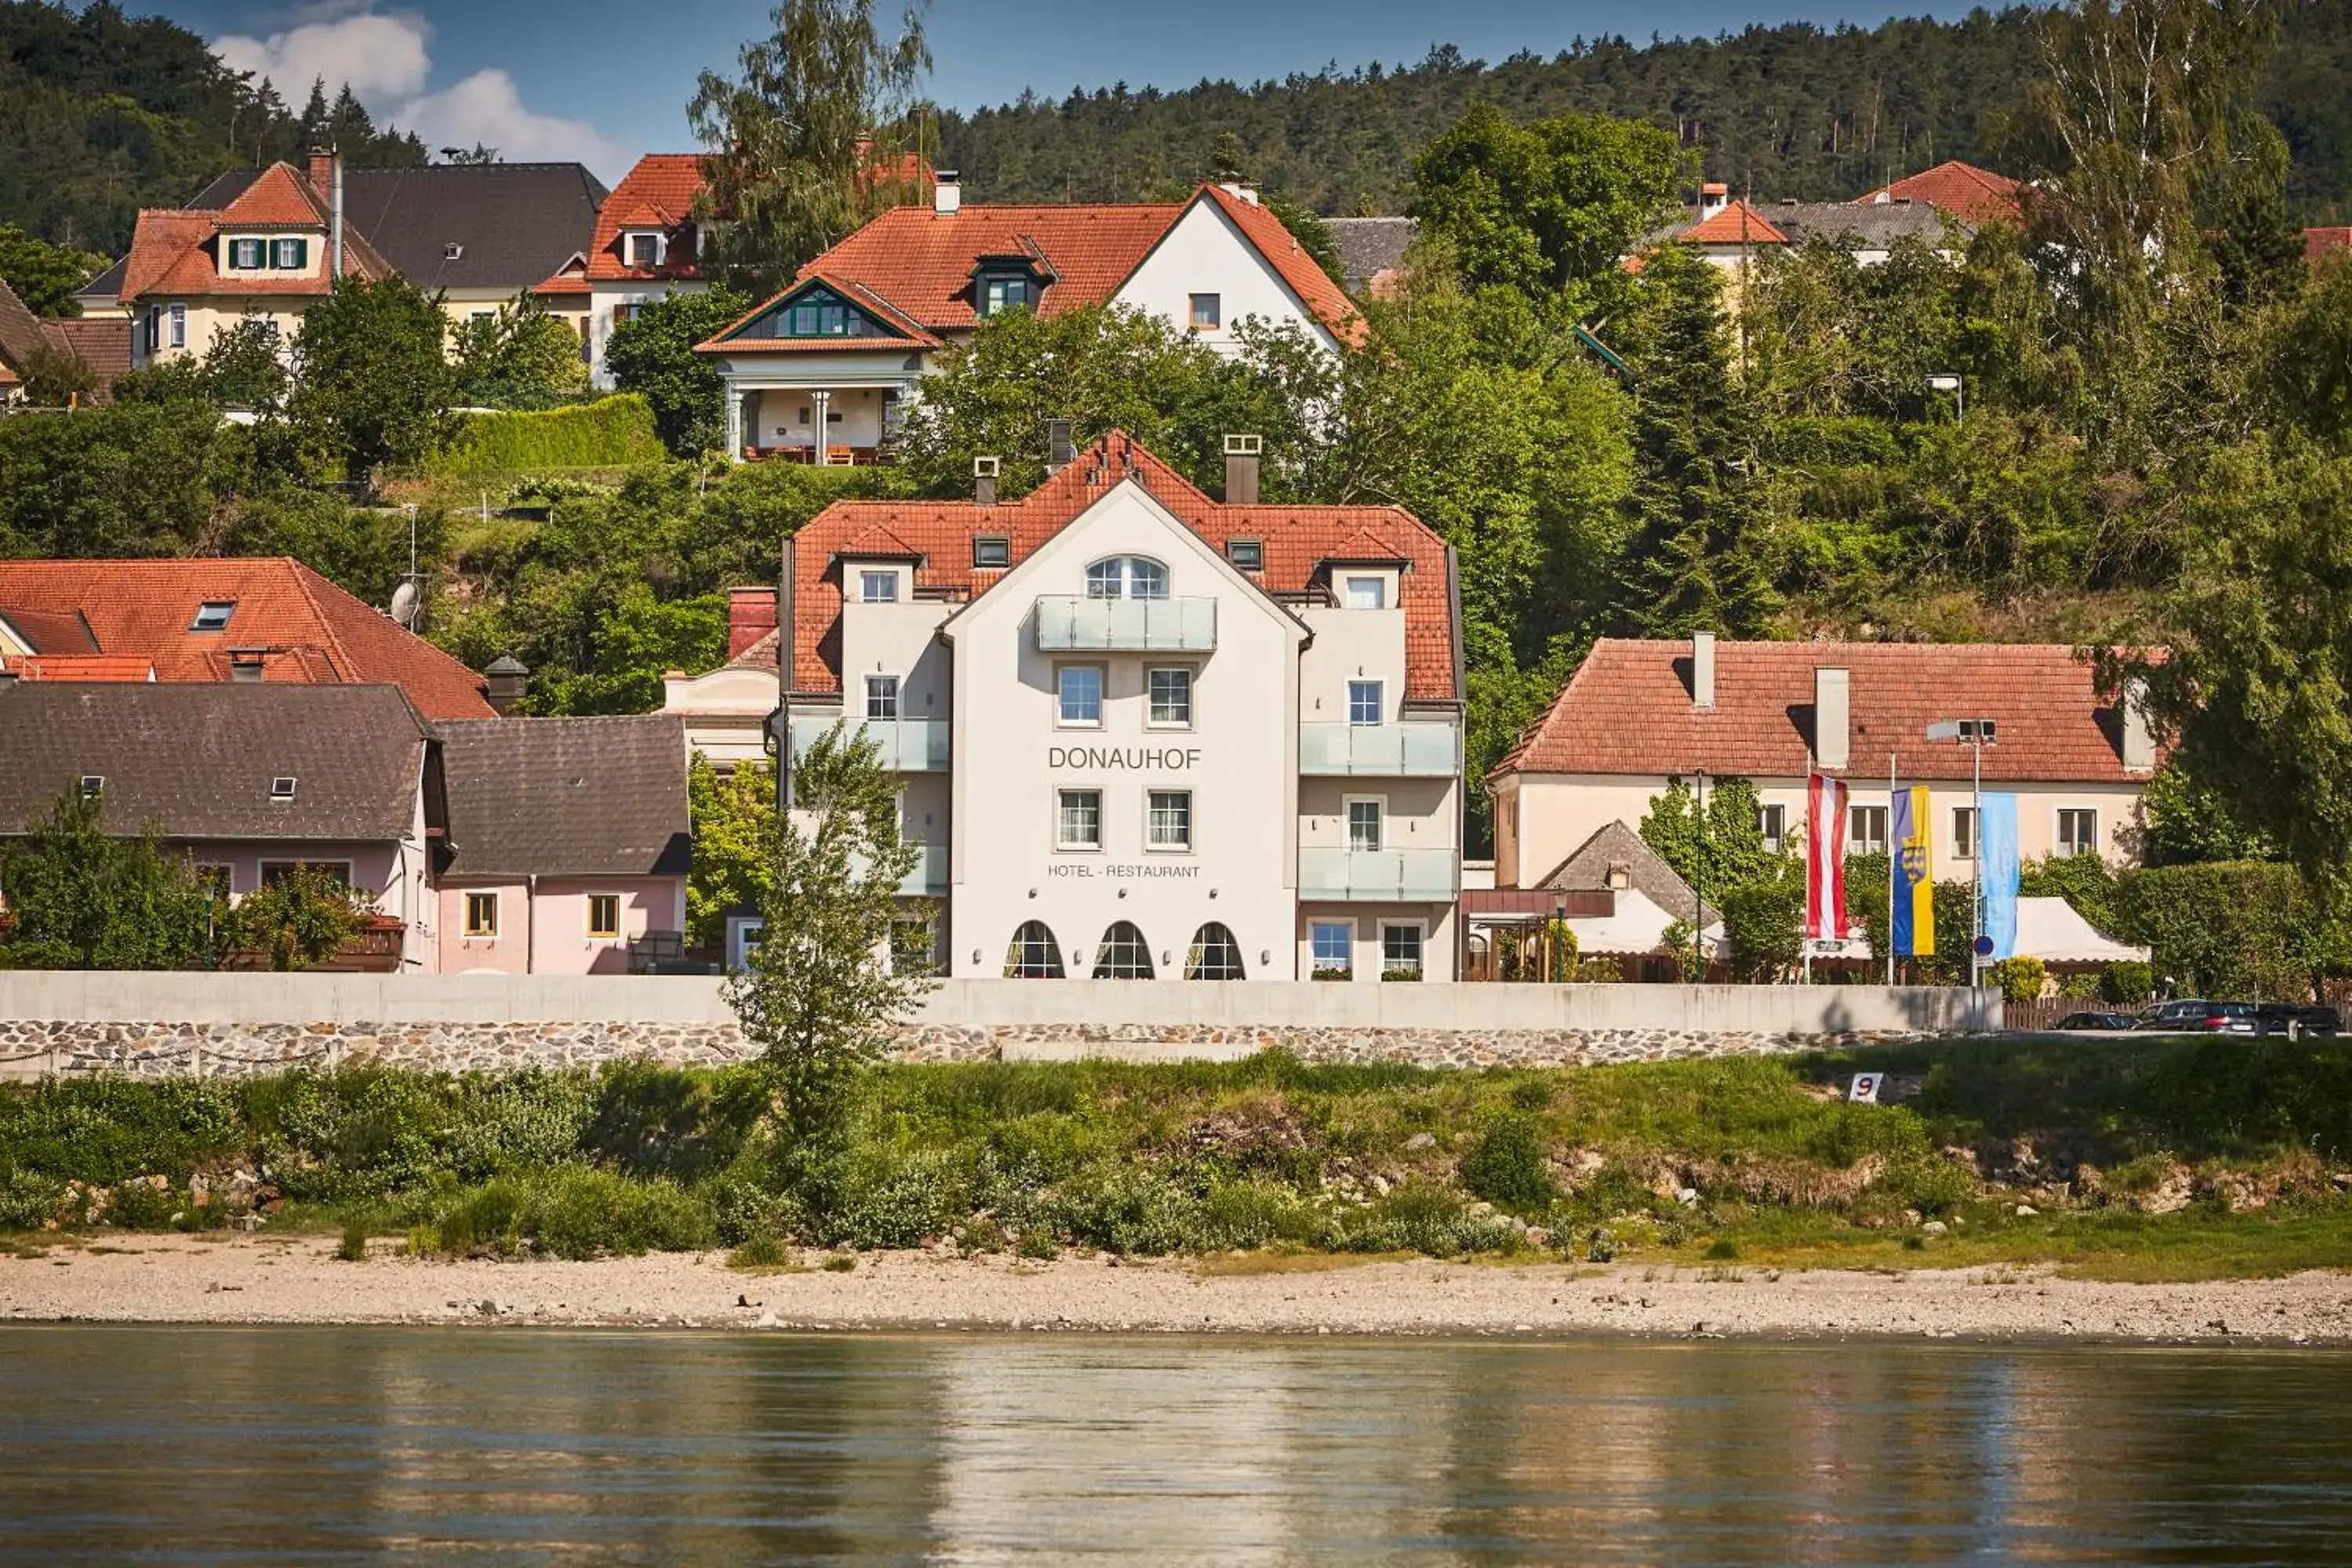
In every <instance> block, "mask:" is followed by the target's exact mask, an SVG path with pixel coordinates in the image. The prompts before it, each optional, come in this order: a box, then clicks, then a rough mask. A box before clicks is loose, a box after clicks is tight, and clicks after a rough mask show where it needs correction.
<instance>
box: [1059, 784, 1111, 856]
mask: <svg viewBox="0 0 2352 1568" xmlns="http://www.w3.org/2000/svg"><path fill="white" fill-rule="evenodd" d="M1070 795H1092V796H1094V797H1095V837H1094V841H1093V842H1092V843H1083V842H1080V841H1077V840H1075V839H1072V838H1070V837H1066V835H1065V834H1064V833H1063V831H1062V827H1063V823H1064V817H1063V815H1062V814H1063V811H1064V809H1065V807H1066V805H1067V801H1066V797H1067V796H1070ZM1104 826H1105V824H1104V822H1103V787H1102V785H1100V784H1055V786H1054V847H1055V849H1056V850H1058V851H1060V852H1062V853H1064V854H1067V855H1099V854H1101V853H1102V847H1103V839H1104V837H1105V834H1104Z"/></svg>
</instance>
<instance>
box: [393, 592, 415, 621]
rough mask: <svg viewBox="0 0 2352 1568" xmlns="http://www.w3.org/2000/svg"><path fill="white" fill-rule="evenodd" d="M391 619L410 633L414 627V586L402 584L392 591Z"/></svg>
mask: <svg viewBox="0 0 2352 1568" xmlns="http://www.w3.org/2000/svg"><path fill="white" fill-rule="evenodd" d="M392 618H393V619H394V620H395V621H398V622H399V623H400V624H401V625H402V626H406V627H408V628H410V629H411V630H412V631H413V630H415V626H416V584H414V583H403V584H401V585H400V586H399V587H397V588H394V590H393V591H392Z"/></svg>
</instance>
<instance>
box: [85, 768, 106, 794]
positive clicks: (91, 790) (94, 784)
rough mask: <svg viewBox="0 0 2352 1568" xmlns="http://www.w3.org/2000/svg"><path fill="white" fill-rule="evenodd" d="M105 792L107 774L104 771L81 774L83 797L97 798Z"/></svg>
mask: <svg viewBox="0 0 2352 1568" xmlns="http://www.w3.org/2000/svg"><path fill="white" fill-rule="evenodd" d="M105 793H106V775H105V774H104V773H84V774H82V775H81V797H82V799H84V800H96V799H97V798H98V797H99V796H100V795H103V794H105Z"/></svg>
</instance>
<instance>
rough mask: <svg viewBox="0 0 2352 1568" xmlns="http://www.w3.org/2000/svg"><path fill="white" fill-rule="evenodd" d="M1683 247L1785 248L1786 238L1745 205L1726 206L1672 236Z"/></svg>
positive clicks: (1732, 203) (1754, 210) (1759, 214)
mask: <svg viewBox="0 0 2352 1568" xmlns="http://www.w3.org/2000/svg"><path fill="white" fill-rule="evenodd" d="M1675 238H1676V239H1679V240H1681V241H1682V242H1683V243H1684V244H1685V245H1786V244H1788V243H1789V237H1788V236H1787V235H1785V234H1782V233H1781V232H1780V230H1779V229H1777V228H1775V227H1773V226H1772V220H1771V219H1769V218H1768V217H1766V216H1764V215H1763V214H1762V213H1760V212H1758V211H1757V210H1756V209H1755V208H1754V207H1752V206H1749V205H1748V204H1747V203H1746V202H1744V201H1734V202H1730V203H1727V205H1724V206H1722V207H1721V208H1719V209H1717V211H1716V212H1715V213H1714V214H1713V215H1712V216H1708V217H1706V218H1705V219H1702V220H1701V221H1700V222H1698V223H1695V224H1693V225H1691V226H1690V227H1688V228H1686V229H1684V230H1682V231H1681V232H1680V233H1678V234H1676V235H1675Z"/></svg>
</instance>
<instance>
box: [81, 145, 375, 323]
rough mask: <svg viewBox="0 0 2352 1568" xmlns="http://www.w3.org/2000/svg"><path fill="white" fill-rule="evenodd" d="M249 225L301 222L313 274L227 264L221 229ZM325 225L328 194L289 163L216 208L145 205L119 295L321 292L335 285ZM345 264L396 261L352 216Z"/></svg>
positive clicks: (369, 270) (358, 266) (353, 270)
mask: <svg viewBox="0 0 2352 1568" xmlns="http://www.w3.org/2000/svg"><path fill="white" fill-rule="evenodd" d="M248 228H259V229H274V230H286V229H298V230H300V231H301V232H303V233H305V234H307V235H310V237H313V238H314V239H316V240H317V241H318V242H319V244H318V246H317V247H316V248H317V250H318V252H319V260H318V270H317V272H316V274H315V275H314V276H311V277H308V278H287V277H280V276H277V275H275V274H268V273H265V274H260V275H257V276H248V275H247V274H243V273H235V272H224V271H223V270H222V269H221V267H220V257H219V254H218V252H219V247H218V245H217V244H216V243H215V240H216V237H217V236H219V235H220V234H221V233H222V232H223V231H224V230H235V229H248ZM328 233H329V226H328V211H327V203H326V198H324V197H323V196H321V195H319V193H318V192H317V191H316V190H314V189H312V188H311V185H310V177H309V176H308V175H306V174H303V173H302V172H301V171H300V170H299V169H297V168H295V167H294V166H293V165H292V164H291V163H273V164H271V165H270V166H269V167H268V168H267V169H264V170H263V171H262V172H261V174H260V175H259V176H258V177H257V178H256V179H255V180H254V182H253V184H250V185H248V186H247V188H246V189H245V191H244V193H243V194H242V195H239V196H238V197H237V198H236V200H235V201H233V202H231V203H230V204H229V205H227V206H226V207H223V208H221V209H219V210H218V211H211V210H205V211H196V212H190V211H179V210H174V209H171V208H163V207H149V208H145V209H142V211H141V213H140V214H139V222H138V226H136V227H135V228H134V229H133V230H132V231H131V254H130V255H129V256H128V257H127V258H124V261H123V268H122V289H121V294H120V296H119V298H120V299H121V301H122V303H124V304H125V305H129V304H132V303H134V302H135V301H137V300H142V299H145V298H148V297H150V296H165V297H172V296H177V297H183V298H205V297H208V296H220V295H236V296H240V297H259V296H268V297H272V298H278V297H283V296H286V295H289V294H291V295H323V294H325V293H327V292H328V291H329V290H331V289H332V288H333V286H334V279H333V276H332V273H333V268H332V266H331V258H328V257H327V256H326V255H325V248H326V238H327V235H328ZM343 269H344V271H346V272H347V273H349V274H351V275H352V277H355V278H387V277H390V276H391V275H392V264H391V263H389V262H387V261H386V260H384V258H383V257H382V256H381V255H379V254H377V252H376V248H375V247H374V246H373V245H371V244H369V243H368V239H367V237H366V236H365V235H363V234H362V233H360V231H359V230H358V228H357V227H355V226H352V224H351V223H350V222H349V221H348V219H347V220H346V222H345V224H344V226H343Z"/></svg>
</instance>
